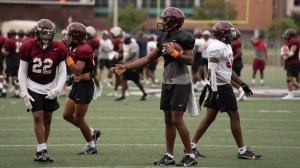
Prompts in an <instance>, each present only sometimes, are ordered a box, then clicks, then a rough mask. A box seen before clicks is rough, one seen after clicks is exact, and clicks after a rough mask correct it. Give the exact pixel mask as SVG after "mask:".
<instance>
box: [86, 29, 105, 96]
mask: <svg viewBox="0 0 300 168" xmlns="http://www.w3.org/2000/svg"><path fill="white" fill-rule="evenodd" d="M86 31H87V40H86V43H87V44H88V45H89V46H90V47H91V48H92V49H93V52H94V62H95V67H94V70H93V78H94V81H95V84H96V86H97V90H99V91H101V90H102V88H101V86H100V83H99V81H98V79H97V78H96V75H97V67H98V53H99V47H100V41H99V39H98V38H97V37H96V29H95V28H94V27H93V26H87V27H86ZM100 96H101V95H100Z"/></svg>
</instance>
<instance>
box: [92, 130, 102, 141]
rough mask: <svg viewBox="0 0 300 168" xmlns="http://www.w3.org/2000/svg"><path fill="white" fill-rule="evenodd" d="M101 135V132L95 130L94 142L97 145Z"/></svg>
mask: <svg viewBox="0 0 300 168" xmlns="http://www.w3.org/2000/svg"><path fill="white" fill-rule="evenodd" d="M100 135H101V131H100V130H94V134H93V140H94V142H95V143H96V142H97V139H98V138H99V137H100Z"/></svg>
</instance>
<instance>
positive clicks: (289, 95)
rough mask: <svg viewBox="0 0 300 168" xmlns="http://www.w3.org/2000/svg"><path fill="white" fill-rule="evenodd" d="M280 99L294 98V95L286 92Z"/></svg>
mask: <svg viewBox="0 0 300 168" xmlns="http://www.w3.org/2000/svg"><path fill="white" fill-rule="evenodd" d="M282 99H283V100H292V99H294V95H292V94H288V95H286V96H284V97H282Z"/></svg>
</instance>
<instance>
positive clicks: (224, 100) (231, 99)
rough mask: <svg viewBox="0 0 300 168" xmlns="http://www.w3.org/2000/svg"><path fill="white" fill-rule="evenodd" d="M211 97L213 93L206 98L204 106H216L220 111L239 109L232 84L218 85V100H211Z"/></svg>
mask: <svg viewBox="0 0 300 168" xmlns="http://www.w3.org/2000/svg"><path fill="white" fill-rule="evenodd" d="M210 98H211V94H209V95H208V97H207V99H206V100H205V102H204V107H209V108H214V109H216V110H218V111H220V112H227V111H228V110H237V109H238V106H237V102H236V97H235V95H234V93H233V89H232V86H231V85H230V84H226V85H221V86H218V98H217V101H216V102H210Z"/></svg>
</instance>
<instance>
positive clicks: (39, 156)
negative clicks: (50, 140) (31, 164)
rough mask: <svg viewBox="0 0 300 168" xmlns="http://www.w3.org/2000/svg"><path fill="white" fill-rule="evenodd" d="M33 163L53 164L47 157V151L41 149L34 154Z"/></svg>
mask: <svg viewBox="0 0 300 168" xmlns="http://www.w3.org/2000/svg"><path fill="white" fill-rule="evenodd" d="M33 161H35V162H41V163H47V162H53V159H51V158H50V157H49V155H48V151H47V149H43V150H42V151H40V152H36V153H35V156H34V159H33Z"/></svg>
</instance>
